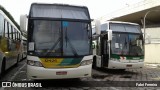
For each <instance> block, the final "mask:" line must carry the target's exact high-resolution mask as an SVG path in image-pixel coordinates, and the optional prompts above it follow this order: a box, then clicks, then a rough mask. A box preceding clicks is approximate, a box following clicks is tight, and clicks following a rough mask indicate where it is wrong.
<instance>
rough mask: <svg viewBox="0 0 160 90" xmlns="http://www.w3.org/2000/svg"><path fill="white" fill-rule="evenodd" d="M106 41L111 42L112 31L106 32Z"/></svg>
mask: <svg viewBox="0 0 160 90" xmlns="http://www.w3.org/2000/svg"><path fill="white" fill-rule="evenodd" d="M108 40H109V41H110V40H112V30H108Z"/></svg>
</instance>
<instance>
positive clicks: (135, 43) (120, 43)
mask: <svg viewBox="0 0 160 90" xmlns="http://www.w3.org/2000/svg"><path fill="white" fill-rule="evenodd" d="M143 48H144V44H143V36H142V34H133V33H113V39H112V41H111V51H112V54H118V55H130V56H141V55H144V52H143V51H144V49H143Z"/></svg>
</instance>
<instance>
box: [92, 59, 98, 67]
mask: <svg viewBox="0 0 160 90" xmlns="http://www.w3.org/2000/svg"><path fill="white" fill-rule="evenodd" d="M92 67H93V69H96V68H97V66H96V56H94V57H93V64H92Z"/></svg>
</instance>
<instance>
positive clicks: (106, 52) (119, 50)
mask: <svg viewBox="0 0 160 90" xmlns="http://www.w3.org/2000/svg"><path fill="white" fill-rule="evenodd" d="M92 34H93V42H92V46H93V68H108V69H121V70H125V69H127V68H132V69H133V68H137V69H138V68H143V65H144V40H143V33H142V31H141V28H140V26H139V25H138V24H136V23H129V22H121V21H107V22H105V23H104V24H100V21H98V20H97V21H96V26H95V28H94V29H93V33H92Z"/></svg>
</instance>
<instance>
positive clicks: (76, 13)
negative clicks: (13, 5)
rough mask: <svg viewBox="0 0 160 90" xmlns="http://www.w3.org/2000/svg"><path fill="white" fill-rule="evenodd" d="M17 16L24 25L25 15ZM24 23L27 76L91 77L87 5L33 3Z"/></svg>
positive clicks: (56, 77)
mask: <svg viewBox="0 0 160 90" xmlns="http://www.w3.org/2000/svg"><path fill="white" fill-rule="evenodd" d="M21 17H24V20H23V18H22V20H21V21H24V23H23V24H21V25H24V26H25V25H26V22H25V21H26V18H25V16H21ZM27 24H28V29H27V30H28V38H27V41H28V42H27V46H28V49H27V77H28V78H29V79H33V80H34V79H62V78H81V77H91V70H92V56H93V55H92V48H91V46H92V33H91V31H92V30H91V19H90V15H89V12H88V8H87V7H85V6H73V5H65V4H38V3H34V4H32V5H31V9H30V13H29V16H28V22H27ZM21 25H20V27H23V26H21ZM23 28H24V29H25V27H23Z"/></svg>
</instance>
